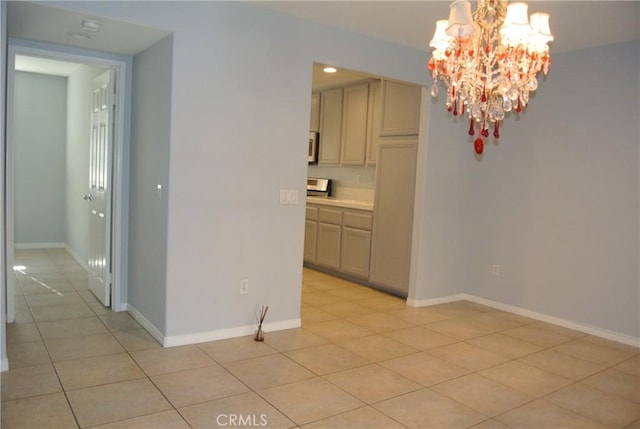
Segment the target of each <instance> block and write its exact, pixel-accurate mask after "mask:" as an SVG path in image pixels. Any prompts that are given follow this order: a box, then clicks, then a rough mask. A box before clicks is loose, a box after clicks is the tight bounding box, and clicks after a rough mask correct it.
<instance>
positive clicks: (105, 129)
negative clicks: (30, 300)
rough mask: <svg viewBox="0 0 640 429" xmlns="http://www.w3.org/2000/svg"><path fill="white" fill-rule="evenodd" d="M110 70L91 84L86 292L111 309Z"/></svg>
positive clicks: (86, 195)
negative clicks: (89, 291) (87, 280)
mask: <svg viewBox="0 0 640 429" xmlns="http://www.w3.org/2000/svg"><path fill="white" fill-rule="evenodd" d="M114 78H115V71H114V70H109V71H107V72H105V73H104V74H102V75H100V76H99V77H97V78H96V79H95V80H94V85H93V108H92V112H91V142H90V150H89V192H88V193H87V194H85V195H84V196H83V198H84V199H85V200H86V201H87V202H88V203H89V251H88V259H89V260H88V265H89V289H90V290H91V292H93V293H94V294H95V295H96V297H98V299H99V300H100V301H101V302H102V303H103V304H104V305H106V306H110V305H111V275H110V274H111V158H112V148H113V144H112V143H113V136H114V116H115V115H114V109H115V103H114V100H115V96H114V95H115V94H114V89H115V85H114V80H115V79H114Z"/></svg>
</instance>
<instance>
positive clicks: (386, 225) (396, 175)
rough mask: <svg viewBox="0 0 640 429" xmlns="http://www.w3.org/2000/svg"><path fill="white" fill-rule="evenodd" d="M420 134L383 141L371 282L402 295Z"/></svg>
mask: <svg viewBox="0 0 640 429" xmlns="http://www.w3.org/2000/svg"><path fill="white" fill-rule="evenodd" d="M416 147H417V136H415V137H409V138H407V137H399V138H393V139H385V140H382V141H381V144H380V149H379V151H378V161H377V175H376V190H375V201H376V205H375V208H374V217H373V230H372V237H371V265H370V271H369V283H371V284H373V285H377V286H380V287H381V288H382V289H386V290H388V291H390V292H392V293H395V294H397V295H400V296H407V294H408V290H409V269H410V261H411V237H412V230H413V200H414V188H415V170H416Z"/></svg>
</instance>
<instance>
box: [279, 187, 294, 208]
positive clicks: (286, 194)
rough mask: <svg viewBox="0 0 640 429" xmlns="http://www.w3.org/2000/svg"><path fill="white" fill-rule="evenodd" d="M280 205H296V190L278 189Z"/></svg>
mask: <svg viewBox="0 0 640 429" xmlns="http://www.w3.org/2000/svg"><path fill="white" fill-rule="evenodd" d="M280 204H298V190H297V189H280Z"/></svg>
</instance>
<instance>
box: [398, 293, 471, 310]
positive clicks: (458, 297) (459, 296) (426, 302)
mask: <svg viewBox="0 0 640 429" xmlns="http://www.w3.org/2000/svg"><path fill="white" fill-rule="evenodd" d="M465 296H466V295H465V294H464V293H456V294H454V295H447V296H440V297H437V298H429V299H413V298H407V305H410V306H411V307H430V306H432V305H438V304H446V303H448V302H455V301H462V300H464V299H466V298H465Z"/></svg>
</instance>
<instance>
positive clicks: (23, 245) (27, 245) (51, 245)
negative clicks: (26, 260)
mask: <svg viewBox="0 0 640 429" xmlns="http://www.w3.org/2000/svg"><path fill="white" fill-rule="evenodd" d="M14 247H15V248H16V249H18V250H32V249H58V248H64V247H65V244H64V243H16V244H15V246H14Z"/></svg>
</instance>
